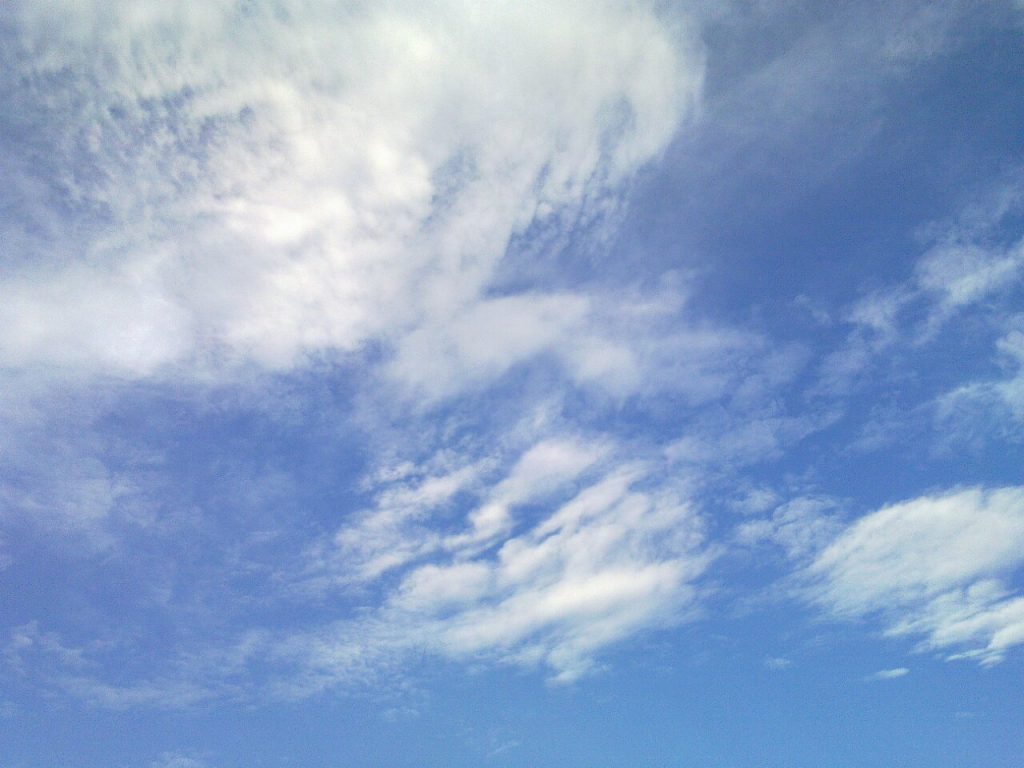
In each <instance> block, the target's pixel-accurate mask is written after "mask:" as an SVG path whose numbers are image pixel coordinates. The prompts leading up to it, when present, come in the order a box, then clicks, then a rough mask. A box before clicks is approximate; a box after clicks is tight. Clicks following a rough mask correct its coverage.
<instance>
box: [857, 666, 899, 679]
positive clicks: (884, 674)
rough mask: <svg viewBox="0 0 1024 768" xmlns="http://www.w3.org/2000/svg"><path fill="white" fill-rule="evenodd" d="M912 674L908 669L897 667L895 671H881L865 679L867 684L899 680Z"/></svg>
mask: <svg viewBox="0 0 1024 768" xmlns="http://www.w3.org/2000/svg"><path fill="white" fill-rule="evenodd" d="M909 673H910V670H909V669H907V668H906V667H896V668H894V669H880V670H878V671H877V672H875V673H873V674H870V675H868V676H867V677H865V678H864V680H865V681H866V682H877V681H879V680H897V679H899V678H901V677H904V676H906V675H907V674H909Z"/></svg>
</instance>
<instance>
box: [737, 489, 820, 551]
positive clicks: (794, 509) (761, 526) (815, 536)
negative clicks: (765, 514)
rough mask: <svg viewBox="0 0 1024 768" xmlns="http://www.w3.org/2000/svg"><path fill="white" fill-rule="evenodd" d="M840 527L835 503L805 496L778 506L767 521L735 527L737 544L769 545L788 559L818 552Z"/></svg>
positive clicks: (753, 521)
mask: <svg viewBox="0 0 1024 768" xmlns="http://www.w3.org/2000/svg"><path fill="white" fill-rule="evenodd" d="M839 527H840V523H839V520H838V515H837V514H836V504H835V502H834V501H832V500H831V499H824V498H818V497H812V496H805V497H800V498H796V499H791V500H790V501H788V502H786V503H785V504H781V505H779V506H778V507H776V508H775V510H774V511H773V512H772V515H771V517H770V518H762V519H758V520H751V521H749V522H745V523H743V524H742V525H740V526H738V527H737V529H736V541H737V542H739V543H740V544H743V545H746V546H753V545H757V544H760V543H763V542H771V543H773V544H776V545H778V546H780V547H782V549H783V550H784V551H785V552H786V555H787V556H788V557H789V558H791V559H794V560H799V559H801V558H804V557H806V556H808V555H811V554H813V553H815V552H817V551H819V550H820V549H821V547H822V546H823V545H824V544H825V543H827V542H828V541H830V540H831V539H832V538H834V536H835V534H836V533H837V531H838V529H839Z"/></svg>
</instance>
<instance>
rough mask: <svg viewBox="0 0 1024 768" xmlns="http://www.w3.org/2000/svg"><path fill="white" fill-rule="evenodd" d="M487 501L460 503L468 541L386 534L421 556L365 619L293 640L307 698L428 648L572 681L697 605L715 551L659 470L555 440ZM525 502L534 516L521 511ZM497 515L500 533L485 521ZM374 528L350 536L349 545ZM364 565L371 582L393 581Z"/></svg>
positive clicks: (516, 468) (511, 468) (524, 460)
mask: <svg viewBox="0 0 1024 768" xmlns="http://www.w3.org/2000/svg"><path fill="white" fill-rule="evenodd" d="M478 493H479V494H480V497H481V501H480V503H477V504H465V503H464V504H463V506H464V507H465V510H466V511H465V513H464V514H463V515H461V517H462V519H463V520H464V524H463V526H462V531H461V532H456V533H454V534H451V535H448V536H447V537H439V536H435V537H434V540H433V541H432V542H431V543H430V544H429V545H428V546H425V547H424V546H422V545H421V543H420V542H421V541H422V536H421V533H420V532H418V531H415V530H410V529H404V530H403V529H400V528H395V529H392V530H391V531H390V532H389V536H390V539H389V542H388V544H387V549H388V550H389V551H392V550H393V551H397V552H409V553H412V554H411V555H410V556H409V557H405V558H403V559H402V560H401V562H389V563H388V565H389V570H391V569H394V570H397V572H398V573H399V577H398V578H397V580H395V579H392V578H389V579H388V580H387V581H378V586H380V587H382V588H383V589H384V593H385V594H384V599H383V602H382V604H381V605H380V607H379V608H377V609H376V610H374V611H373V612H372V613H371V615H370V616H369V617H368V618H367V619H366V620H363V621H359V620H356V621H353V622H342V623H340V624H339V625H338V626H337V627H336V628H335V629H334V630H331V631H329V632H328V633H327V636H326V638H325V636H324V635H323V634H322V633H318V634H317V635H316V636H315V637H313V636H309V637H305V636H296V637H293V638H292V639H291V640H290V641H289V643H288V646H289V647H290V648H291V649H292V661H293V663H296V664H298V665H299V667H300V673H299V675H298V678H299V682H297V683H296V686H298V690H303V691H305V690H306V688H305V686H307V685H311V686H314V687H316V686H320V685H329V684H331V680H334V679H349V678H350V676H351V675H352V674H353V670H356V671H357V672H358V671H360V670H362V669H363V665H364V664H365V663H366V661H367V659H368V657H373V656H375V655H378V654H383V656H384V657H385V658H388V657H394V656H396V655H397V656H402V655H404V654H406V653H408V652H410V651H416V652H422V651H424V650H426V651H430V652H433V653H438V654H441V655H444V656H449V657H452V658H459V659H467V658H481V659H489V660H493V661H500V662H506V663H513V664H523V665H529V666H534V665H542V666H545V667H547V668H548V669H550V670H551V671H552V673H553V675H554V677H555V679H557V680H560V681H569V680H573V679H575V678H577V677H579V676H580V675H582V674H585V673H587V672H588V671H590V670H591V669H592V668H593V667H594V663H595V658H596V656H597V655H598V654H599V653H600V652H601V651H602V650H603V649H605V648H607V647H608V646H610V645H611V644H613V643H615V642H617V641H620V640H622V639H624V638H626V637H628V636H630V635H632V634H634V633H636V632H640V631H643V630H645V629H650V628H654V627H658V626H665V625H668V624H672V623H675V622H678V621H680V620H682V619H683V618H685V617H686V616H687V615H688V614H690V613H692V612H694V611H695V610H697V607H698V602H697V587H696V586H695V582H696V580H697V579H698V578H699V577H700V576H701V575H702V573H703V572H704V571H705V569H706V568H707V566H708V564H709V563H710V561H711V559H712V557H713V552H712V551H711V550H709V549H707V548H706V546H705V544H704V540H703V533H702V528H703V526H702V524H701V522H700V520H699V518H698V516H697V514H696V512H695V510H693V509H692V508H691V506H690V504H689V503H688V502H687V501H686V500H685V498H683V497H681V496H680V494H679V493H678V492H676V491H674V490H673V489H672V488H671V485H670V484H668V485H667V484H666V483H665V481H664V479H663V478H660V477H659V475H658V471H657V469H656V467H655V466H652V465H648V464H645V463H642V462H623V461H622V460H621V459H619V458H613V457H612V456H610V455H609V447H608V446H602V445H598V446H597V447H596V448H595V447H590V446H587V445H586V444H584V443H581V442H571V441H568V440H565V439H548V440H545V441H542V442H540V443H538V444H536V445H535V446H533V447H532V448H530V449H529V450H527V451H526V452H525V453H524V454H523V455H522V456H521V457H520V458H519V459H517V460H516V461H514V462H511V463H510V464H509V465H508V466H507V468H506V469H505V470H504V477H503V478H502V479H500V480H497V481H492V483H491V485H490V488H489V490H487V491H485V492H483V493H481V492H480V491H478ZM524 504H526V505H529V506H530V508H531V510H532V511H531V512H530V513H529V514H528V515H526V514H523V515H521V516H517V515H516V513H517V510H518V509H519V507H520V506H521V505H524ZM493 508H498V509H499V510H500V514H498V515H497V516H496V519H497V520H498V522H497V523H495V524H494V525H492V524H491V523H492V521H491V516H490V515H485V516H484V518H485V520H483V521H482V520H481V515H480V512H481V510H489V509H493ZM371 518H372V514H371ZM363 525H364V523H363V522H360V523H357V524H356V526H355V527H353V528H351V529H346V535H343V536H342V537H341V541H342V542H343V544H344V542H346V541H347V534H348V533H349V532H351V534H352V536H353V537H354V539H355V540H358V539H359V538H360V537H362V536H364V535H365V534H364V533H362V526H363ZM482 540H483V541H482ZM342 561H343V562H344V561H345V558H342ZM358 562H359V561H358V560H357V561H356V563H357V564H356V566H355V567H356V570H357V571H358V574H359V576H360V578H362V579H364V580H372V579H374V578H375V577H376V576H378V574H379V573H382V571H377V572H374V571H369V570H366V569H365V568H360V567H359V565H358ZM398 569H400V570H398ZM373 663H374V664H378V665H379V664H380V663H382V662H381V661H380V659H379V658H378V660H377V661H375V662H373Z"/></svg>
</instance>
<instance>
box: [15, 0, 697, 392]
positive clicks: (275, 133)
mask: <svg viewBox="0 0 1024 768" xmlns="http://www.w3.org/2000/svg"><path fill="white" fill-rule="evenodd" d="M275 7H276V10H273V11H272V10H271V9H270V8H269V7H263V6H259V5H257V4H238V3H204V4H203V5H202V7H201V8H199V7H197V8H185V7H184V6H178V5H173V6H168V7H166V8H165V7H163V6H161V7H156V6H154V5H153V4H152V3H148V2H133V1H128V0H126V1H125V2H119V3H115V4H113V5H111V4H109V3H93V2H86V3H81V2H55V3H47V4H27V5H24V6H21V7H19V8H18V9H17V10H16V11H12V13H13V14H14V18H13V19H12V22H13V23H14V24H15V25H16V28H17V30H18V32H19V38H18V43H19V46H20V47H19V46H15V47H17V48H18V50H17V52H16V53H12V54H11V57H10V61H9V62H8V64H9V66H8V67H7V69H8V72H7V73H6V76H5V78H4V83H5V85H6V86H8V87H5V91H6V92H7V93H8V94H9V98H10V99H11V109H12V111H14V112H20V116H19V119H21V120H22V121H23V122H24V126H23V127H24V128H25V131H24V132H23V136H24V137H27V138H24V139H23V140H24V141H25V142H26V143H28V146H26V147H24V150H25V152H26V154H32V155H33V156H39V157H42V158H45V159H46V160H45V161H43V162H40V163H39V165H38V166H37V167H32V168H28V167H20V166H19V167H18V168H15V169H14V170H15V171H16V172H17V173H18V176H19V182H20V183H22V184H23V186H32V185H35V186H42V187H43V188H45V189H46V190H47V194H40V195H37V196H36V199H37V201H38V202H39V206H41V209H40V210H37V211H34V212H33V213H34V215H36V216H37V218H39V219H45V220H46V221H48V222H51V223H52V225H53V226H52V227H51V229H53V230H57V231H70V230H74V231H75V232H76V238H75V239H69V240H67V241H63V240H62V241H61V242H60V243H56V242H55V241H53V240H52V239H51V240H47V239H46V238H47V236H46V235H45V234H44V235H38V237H37V239H36V240H32V237H33V236H30V235H28V234H25V236H24V237H23V238H21V239H19V243H20V244H21V251H20V252H18V253H12V254H6V255H5V258H6V259H7V260H8V261H9V262H10V264H11V265H12V267H13V268H11V269H8V270H5V275H4V277H3V278H2V280H0V294H2V296H3V300H2V301H0V357H2V358H3V360H4V362H5V364H7V365H12V366H17V367H23V366H60V367H62V368H64V369H68V368H70V369H76V370H86V371H93V372H96V371H100V372H113V373H117V374H120V375H128V376H133V377H135V376H149V375H153V374H155V373H158V372H160V371H164V370H166V369H168V368H169V367H170V368H173V367H175V366H179V365H183V364H187V365H191V366H196V365H199V366H200V367H202V368H205V369H219V368H221V367H223V366H224V365H225V364H238V363H244V362H255V363H257V364H258V365H260V366H263V367H267V368H271V369H281V368H289V367H291V366H294V365H300V364H302V363H303V362H304V361H306V360H307V359H308V358H309V357H310V356H314V357H315V356H318V355H328V356H330V355H332V354H337V353H345V352H349V351H352V350H355V349H358V348H360V346H361V345H363V344H365V343H367V342H370V341H382V342H384V343H385V344H386V345H392V344H393V345H394V346H395V348H396V349H397V350H398V352H397V358H396V361H395V364H394V366H393V368H392V372H393V373H394V374H395V375H396V376H398V377H399V378H400V379H402V380H411V381H412V382H413V383H416V384H425V383H426V382H428V381H429V382H431V383H430V387H431V388H432V389H433V390H434V391H435V392H443V391H445V390H447V389H448V388H451V387H456V388H457V387H461V386H464V382H465V381H467V380H468V381H472V380H473V379H475V378H479V377H486V376H494V375H499V374H500V373H501V372H503V371H504V370H506V369H507V368H508V367H509V365H511V364H512V363H514V362H515V361H517V360H520V359H523V358H524V357H527V356H530V355H533V354H536V353H537V352H539V351H542V350H544V349H546V348H549V347H551V345H553V344H555V343H556V342H558V343H564V341H565V335H566V333H567V332H568V330H569V329H570V328H571V329H572V330H573V332H576V331H578V330H579V328H580V324H581V322H583V321H582V319H581V318H582V314H583V313H585V312H586V310H587V302H588V300H587V298H586V297H585V296H582V295H580V296H574V295H567V296H533V295H529V294H527V295H523V296H513V297H508V298H503V299H488V298H485V294H486V292H487V290H488V287H489V285H490V283H491V281H492V279H493V278H494V276H495V274H496V270H497V268H498V265H499V263H500V262H501V260H502V258H503V256H504V253H505V249H506V247H507V245H508V244H509V241H510V238H511V237H512V236H513V235H515V234H516V233H521V232H523V231H525V229H526V228H527V227H530V226H536V227H545V226H546V227H552V226H554V227H556V228H557V226H558V224H557V223H558V221H559V220H560V217H561V216H568V217H569V218H570V220H572V221H573V222H574V223H575V224H574V225H576V226H578V225H579V222H581V221H583V222H586V221H590V222H596V223H598V224H599V223H600V219H601V217H602V216H603V215H604V214H605V213H606V212H607V211H608V210H609V209H610V208H614V206H615V205H616V201H617V199H618V195H619V187H620V185H621V184H622V182H624V181H625V180H627V179H628V178H629V177H630V175H631V174H632V173H633V172H635V171H636V170H637V169H638V168H639V167H640V166H642V165H643V164H644V163H646V162H647V161H649V160H650V159H652V158H653V157H655V156H656V155H657V154H658V153H659V152H660V151H661V150H662V149H663V148H664V147H665V146H666V144H667V142H668V141H669V140H670V138H671V137H672V136H673V134H674V133H675V131H676V129H677V127H678V125H679V123H680V120H681V119H682V118H683V117H684V116H685V115H686V114H687V113H688V112H689V110H690V107H691V105H692V103H693V102H694V101H695V99H696V98H697V96H698V94H699V90H700V86H701V78H702V71H703V67H702V62H701V59H700V56H699V54H698V52H697V50H696V47H695V45H694V44H693V43H692V42H691V41H690V40H688V39H687V37H686V35H685V34H683V33H681V32H678V31H672V32H670V31H669V30H668V29H667V28H666V27H665V26H664V25H662V24H661V23H660V22H659V20H658V19H657V18H656V17H655V15H654V14H653V13H652V12H651V11H650V10H649V9H647V8H645V7H643V6H638V5H636V4H629V5H626V4H622V3H618V2H599V3H591V4H587V5H586V6H583V5H580V4H577V3H571V2H557V3H545V4H543V6H541V5H535V4H529V3H528V4H515V5H511V6H500V5H493V4H485V5H482V6H481V5H467V4H464V3H461V2H454V1H453V2H446V1H440V2H427V3H401V2H400V3H389V4H386V5H374V6H372V7H369V8H356V7H353V8H348V9H339V8H338V6H337V5H336V4H334V3H327V2H285V3H280V4H277V5H276V6H275ZM47 199H49V200H50V201H51V202H50V203H45V202H43V201H45V200H47ZM47 206H48V207H47ZM39 238H42V239H39ZM58 246H59V247H58ZM58 252H59V256H56V255H54V254H55V253H58ZM606 346H607V345H603V344H602V343H600V342H598V344H597V350H596V351H595V352H593V353H592V354H591V356H590V358H591V361H590V362H589V363H580V366H581V370H582V371H586V370H589V369H594V366H595V365H597V366H598V368H601V365H604V366H609V365H610V366H614V364H615V354H616V353H615V352H614V350H612V349H604V347H606ZM602 350H604V351H602ZM438 351H440V355H439V356H436V353H437V352H438ZM435 356H436V360H435V361H434V364H433V365H432V364H431V362H432V360H434V358H435ZM598 358H600V359H601V360H604V361H605V362H604V363H602V364H601V365H598V363H596V362H594V361H595V360H597V359H598ZM627 364H628V361H627ZM588 366H589V368H588ZM602 372H603V371H601V370H598V371H597V373H602ZM581 375H582V374H581Z"/></svg>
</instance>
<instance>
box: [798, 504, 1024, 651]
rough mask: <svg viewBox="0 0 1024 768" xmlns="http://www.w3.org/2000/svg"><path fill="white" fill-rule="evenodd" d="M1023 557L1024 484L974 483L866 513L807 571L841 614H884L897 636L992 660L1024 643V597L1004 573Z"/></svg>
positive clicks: (806, 578)
mask: <svg viewBox="0 0 1024 768" xmlns="http://www.w3.org/2000/svg"><path fill="white" fill-rule="evenodd" d="M1022 565H1024V488H1021V487H1006V488H997V489H992V490H983V489H980V488H972V489H966V490H955V491H950V492H947V493H944V494H936V495H930V496H921V497H919V498H916V499H912V500H910V501H906V502H902V503H899V504H894V505H892V506H888V507H884V508H882V509H879V510H877V511H876V512H872V513H871V514H868V515H866V516H864V517H862V518H860V519H859V520H857V521H855V522H854V523H852V524H850V525H849V526H848V527H846V528H845V529H844V530H843V531H842V532H841V533H839V535H838V536H836V537H835V539H834V540H832V541H831V543H829V544H828V545H827V546H826V547H824V549H822V550H821V551H820V552H819V553H818V554H817V555H816V556H815V558H814V560H813V561H812V562H811V563H810V565H808V566H807V567H806V568H805V569H804V570H803V571H802V572H801V574H800V577H801V579H802V581H803V583H804V586H803V588H802V594H803V596H804V597H805V599H807V600H809V601H810V602H812V603H814V604H816V605H818V606H820V607H822V608H824V609H826V610H827V611H828V612H829V613H830V614H831V615H832V616H834V617H836V618H840V619H853V618H861V617H873V618H877V619H878V620H880V621H881V622H882V623H883V625H884V627H885V633H886V634H887V635H889V636H892V637H903V636H909V637H918V638H922V640H921V647H922V648H924V649H931V650H941V651H944V652H946V653H947V654H949V655H950V657H951V658H966V657H969V658H976V659H978V660H979V661H981V662H982V663H985V664H992V663H996V662H998V661H1000V660H1001V659H1002V658H1003V657H1004V655H1005V654H1006V652H1007V651H1008V650H1009V649H1010V648H1011V647H1013V646H1015V645H1018V644H1020V643H1024V597H1021V596H1019V595H1017V594H1015V592H1014V591H1013V589H1012V588H1010V587H1009V586H1008V585H1007V582H1006V581H1005V579H1006V578H1008V577H1009V576H1010V575H1011V574H1012V573H1014V572H1015V571H1016V570H1018V569H1019V568H1020V567H1021V566H1022Z"/></svg>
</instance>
